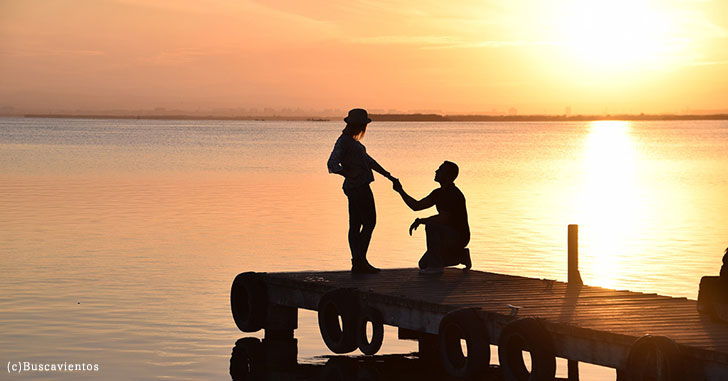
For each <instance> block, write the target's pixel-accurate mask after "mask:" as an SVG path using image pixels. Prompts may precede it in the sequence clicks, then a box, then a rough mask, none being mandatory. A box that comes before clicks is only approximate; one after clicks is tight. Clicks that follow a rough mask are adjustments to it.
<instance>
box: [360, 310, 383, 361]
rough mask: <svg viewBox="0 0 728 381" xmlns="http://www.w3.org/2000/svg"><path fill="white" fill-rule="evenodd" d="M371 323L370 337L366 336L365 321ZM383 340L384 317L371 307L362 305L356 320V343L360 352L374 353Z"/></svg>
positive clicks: (377, 350)
mask: <svg viewBox="0 0 728 381" xmlns="http://www.w3.org/2000/svg"><path fill="white" fill-rule="evenodd" d="M369 322H371V323H372V339H371V340H369V338H368V336H367V323H369ZM383 341H384V319H382V314H381V313H380V312H379V311H378V310H376V309H374V308H372V307H364V308H362V309H361V311H359V314H358V318H357V321H356V345H357V346H358V347H359V350H360V351H361V353H363V354H365V355H370V356H371V355H375V354H376V353H377V352H379V349H380V348H381V347H382V342H383Z"/></svg>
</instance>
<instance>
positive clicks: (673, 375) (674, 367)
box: [624, 335, 685, 381]
mask: <svg viewBox="0 0 728 381" xmlns="http://www.w3.org/2000/svg"><path fill="white" fill-rule="evenodd" d="M658 353H659V354H660V355H659V356H657V358H661V359H662V368H659V365H658V364H657V363H656V362H655V360H654V359H655V356H654V355H656V354H658ZM651 359H652V361H650V360H651ZM650 365H654V366H656V367H658V368H657V369H654V370H655V371H658V372H659V370H660V369H662V370H663V372H664V373H663V374H662V376H661V377H657V378H656V379H657V380H663V381H674V380H684V379H685V362H684V360H683V357H682V355H681V354H680V348H679V347H678V346H677V344H676V343H675V342H674V341H673V340H672V339H670V338H669V337H665V336H651V335H645V336H642V337H640V338H639V339H637V340H636V341H635V342H634V343H633V344H632V347H631V348H630V349H629V357H628V358H627V369H626V370H625V372H624V375H625V376H626V377H625V378H626V379H627V380H643V379H645V377H646V374H647V372H648V371H649V368H648V367H649V366H650Z"/></svg>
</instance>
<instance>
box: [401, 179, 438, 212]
mask: <svg viewBox="0 0 728 381" xmlns="http://www.w3.org/2000/svg"><path fill="white" fill-rule="evenodd" d="M392 187H393V188H394V190H395V191H396V192H397V193H399V195H400V197H402V200H403V201H404V203H405V204H407V206H408V207H409V208H410V209H412V210H414V211H418V210H423V209H427V208H429V207H431V206H433V205H435V201H434V200H433V199H432V197H431V196H432V194H429V195H427V197H425V198H423V199H422V200H419V201H418V200H415V199H414V198H413V197H412V196H410V195H408V194H407V192H405V191H404V188H402V183H400V182H399V180H395V181H393V184H392Z"/></svg>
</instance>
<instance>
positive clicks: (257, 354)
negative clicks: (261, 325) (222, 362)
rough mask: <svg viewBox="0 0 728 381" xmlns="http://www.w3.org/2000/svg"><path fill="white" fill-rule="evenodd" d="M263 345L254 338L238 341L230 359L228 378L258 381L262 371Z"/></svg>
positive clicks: (235, 380) (236, 380)
mask: <svg viewBox="0 0 728 381" xmlns="http://www.w3.org/2000/svg"><path fill="white" fill-rule="evenodd" d="M262 347H263V345H262V343H261V342H260V340H258V339H256V338H254V337H246V338H242V339H240V340H238V341H237V342H236V343H235V347H233V353H232V356H231V357H230V377H231V378H232V379H233V380H234V381H238V380H258V379H260V378H261V376H262V370H263V364H264V359H263V348H262Z"/></svg>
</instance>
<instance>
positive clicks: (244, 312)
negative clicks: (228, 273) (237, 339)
mask: <svg viewBox="0 0 728 381" xmlns="http://www.w3.org/2000/svg"><path fill="white" fill-rule="evenodd" d="M230 309H231V310H232V313H233V320H235V325H237V326H238V328H239V329H240V330H241V331H243V332H257V331H259V330H261V329H262V328H263V326H264V325H265V321H266V315H267V311H268V292H267V289H266V286H265V283H263V281H262V280H260V279H259V277H258V274H256V273H254V272H245V273H240V274H238V276H236V277H235V280H234V281H233V285H232V287H231V289H230Z"/></svg>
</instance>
